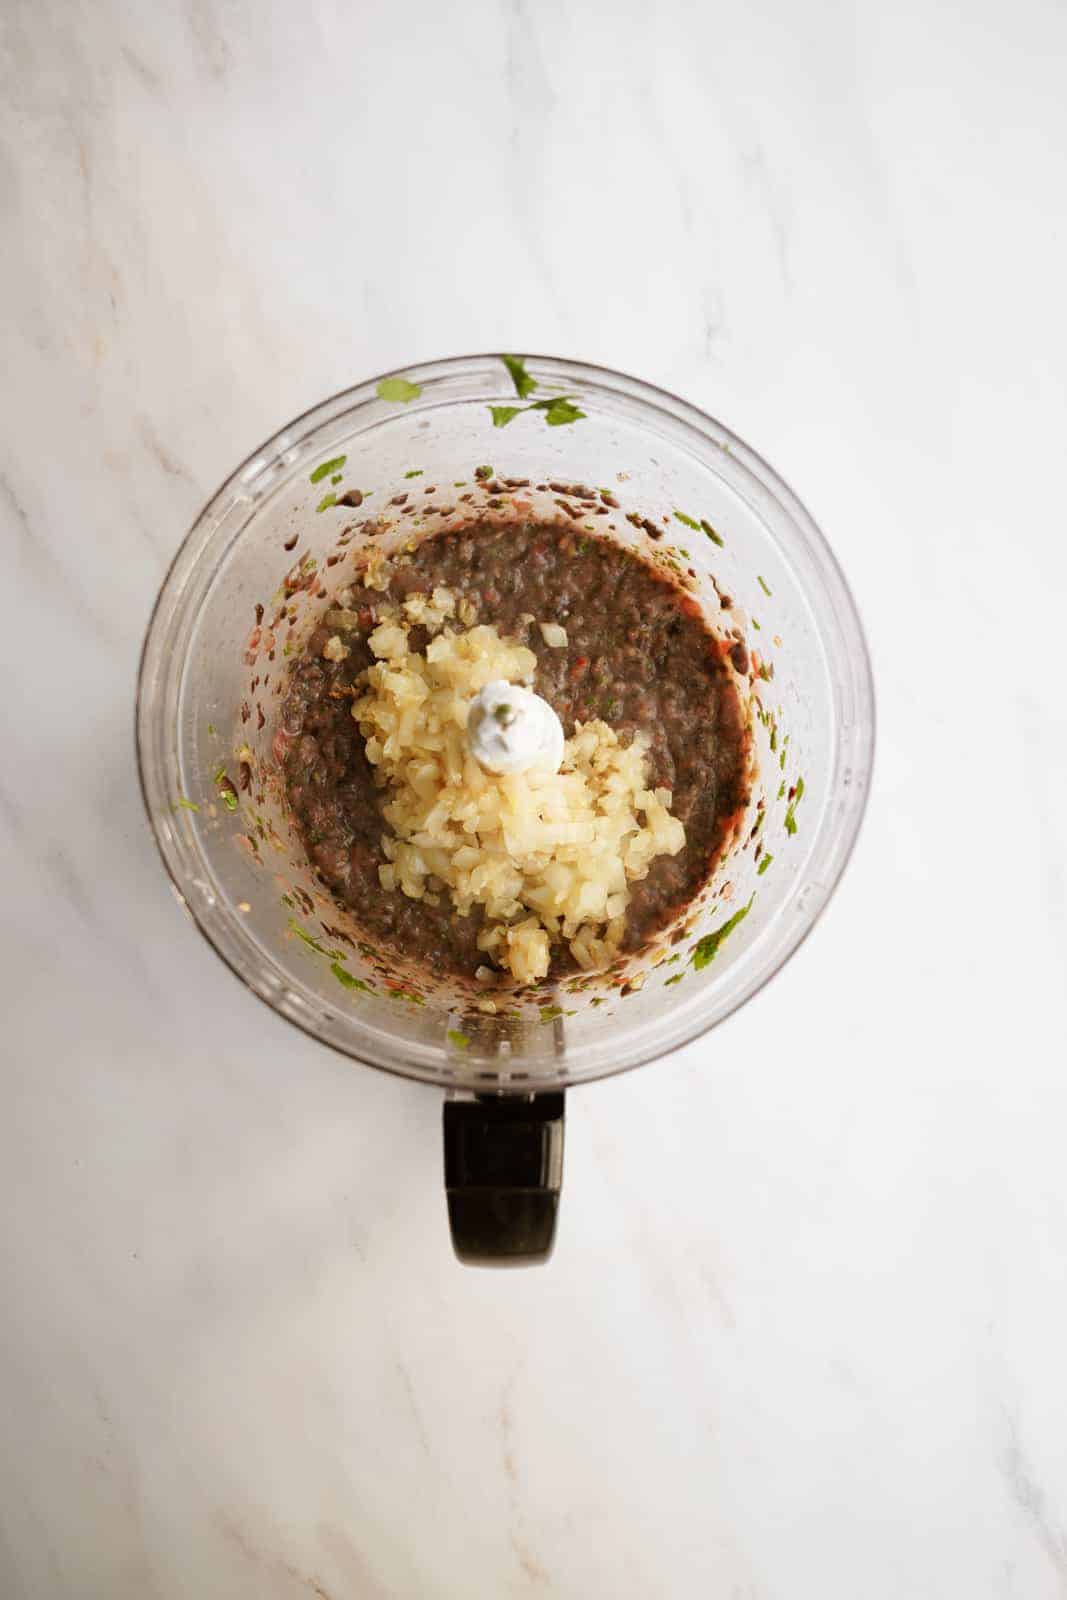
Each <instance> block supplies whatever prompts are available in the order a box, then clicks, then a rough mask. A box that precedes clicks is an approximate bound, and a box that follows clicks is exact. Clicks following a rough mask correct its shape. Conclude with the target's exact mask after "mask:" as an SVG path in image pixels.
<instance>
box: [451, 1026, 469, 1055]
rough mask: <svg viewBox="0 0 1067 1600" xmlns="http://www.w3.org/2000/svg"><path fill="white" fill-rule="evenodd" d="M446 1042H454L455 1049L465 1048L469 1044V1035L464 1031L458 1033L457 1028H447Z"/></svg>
mask: <svg viewBox="0 0 1067 1600" xmlns="http://www.w3.org/2000/svg"><path fill="white" fill-rule="evenodd" d="M448 1042H449V1044H454V1045H455V1047H456V1049H457V1050H466V1048H467V1046H468V1045H469V1044H470V1037H469V1035H468V1034H466V1033H460V1031H459V1029H458V1028H449V1030H448Z"/></svg>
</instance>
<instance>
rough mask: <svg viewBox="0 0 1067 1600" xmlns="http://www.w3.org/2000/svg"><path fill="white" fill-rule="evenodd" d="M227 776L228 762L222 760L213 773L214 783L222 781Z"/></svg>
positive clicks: (212, 779)
mask: <svg viewBox="0 0 1067 1600" xmlns="http://www.w3.org/2000/svg"><path fill="white" fill-rule="evenodd" d="M225 776H226V763H225V762H224V761H220V762H219V764H218V766H217V767H216V768H215V770H214V772H213V773H212V774H211V781H212V783H221V782H222V780H223V778H224V777H225Z"/></svg>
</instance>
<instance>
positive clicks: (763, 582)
mask: <svg viewBox="0 0 1067 1600" xmlns="http://www.w3.org/2000/svg"><path fill="white" fill-rule="evenodd" d="M756 582H757V583H758V584H759V586H760V588H761V589H762V590H763V592H764V594H765V595H769V594H770V592H771V591H770V590H769V589H768V587H767V580H766V578H761V577H760V575H759V573H758V572H757V573H756Z"/></svg>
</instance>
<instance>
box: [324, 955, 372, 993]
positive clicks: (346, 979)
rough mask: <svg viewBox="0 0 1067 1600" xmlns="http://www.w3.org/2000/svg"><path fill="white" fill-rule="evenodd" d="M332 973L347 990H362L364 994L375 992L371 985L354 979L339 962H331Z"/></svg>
mask: <svg viewBox="0 0 1067 1600" xmlns="http://www.w3.org/2000/svg"><path fill="white" fill-rule="evenodd" d="M330 971H331V972H332V973H333V975H334V977H335V978H336V979H337V981H338V983H340V984H342V985H343V986H344V987H345V988H346V989H362V991H363V993H364V994H372V993H373V990H372V989H371V987H370V985H369V984H367V983H364V982H363V979H362V978H353V976H352V974H351V973H350V972H349V971H348V969H347V968H346V967H342V965H341V963H340V962H339V961H331V962H330Z"/></svg>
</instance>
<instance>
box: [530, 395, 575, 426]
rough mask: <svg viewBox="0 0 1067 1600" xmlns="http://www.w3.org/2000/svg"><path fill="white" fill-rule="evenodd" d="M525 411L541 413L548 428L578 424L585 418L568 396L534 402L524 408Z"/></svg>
mask: <svg viewBox="0 0 1067 1600" xmlns="http://www.w3.org/2000/svg"><path fill="white" fill-rule="evenodd" d="M526 409H527V411H543V412H544V414H545V421H546V422H547V423H548V426H549V427H550V428H562V427H563V426H564V425H565V424H566V423H568V422H578V421H580V420H581V418H582V417H584V416H585V412H584V411H579V409H578V407H577V406H576V405H575V404H574V402H573V401H572V399H571V397H570V395H566V394H560V395H557V396H556V398H555V399H554V400H535V401H534V403H533V405H532V406H527V407H526Z"/></svg>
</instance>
